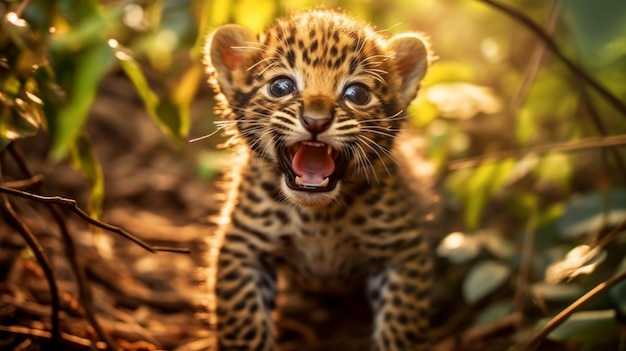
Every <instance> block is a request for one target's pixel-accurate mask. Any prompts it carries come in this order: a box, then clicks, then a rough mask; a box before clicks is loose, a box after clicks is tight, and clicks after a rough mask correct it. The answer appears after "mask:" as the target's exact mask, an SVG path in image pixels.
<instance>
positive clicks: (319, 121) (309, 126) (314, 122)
mask: <svg viewBox="0 0 626 351" xmlns="http://www.w3.org/2000/svg"><path fill="white" fill-rule="evenodd" d="M300 121H301V122H302V125H303V126H304V128H306V130H308V131H309V132H311V133H313V134H320V133H323V132H324V131H325V130H327V129H328V128H329V127H330V124H331V119H330V118H313V117H309V116H302V117H300Z"/></svg>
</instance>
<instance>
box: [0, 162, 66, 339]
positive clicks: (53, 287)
mask: <svg viewBox="0 0 626 351" xmlns="http://www.w3.org/2000/svg"><path fill="white" fill-rule="evenodd" d="M3 156H4V151H3V152H0V187H4V186H3V185H2V184H3V183H4V177H3V174H2V161H3ZM17 191H19V190H17ZM0 198H1V199H2V201H1V203H2V205H1V206H2V209H3V213H4V216H5V217H6V218H7V220H8V221H9V223H11V226H12V227H13V228H15V230H17V231H18V232H19V233H20V235H21V236H22V237H23V238H24V240H25V241H26V244H27V245H28V247H29V248H30V249H31V250H32V251H33V254H34V255H35V258H36V259H37V262H38V263H39V265H40V266H41V269H42V271H43V273H44V275H45V277H46V281H47V283H48V287H49V289H50V299H51V303H50V306H51V310H52V311H51V315H50V320H51V323H52V332H51V333H52V334H51V335H52V341H53V342H58V341H59V340H60V338H61V329H60V326H59V311H60V304H59V290H58V287H57V283H56V278H55V276H54V271H53V269H52V265H51V264H50V260H49V259H48V256H47V255H46V253H45V252H44V250H43V247H42V246H41V244H40V243H39V240H37V237H35V235H34V234H33V233H32V232H31V231H30V229H29V228H28V226H27V225H26V224H25V223H24V221H22V220H21V219H20V217H19V216H18V215H17V213H15V211H14V210H13V207H12V205H11V202H10V201H9V198H8V197H7V196H6V195H5V194H2V195H1V196H0Z"/></svg>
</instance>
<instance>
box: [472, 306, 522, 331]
mask: <svg viewBox="0 0 626 351" xmlns="http://www.w3.org/2000/svg"><path fill="white" fill-rule="evenodd" d="M512 311H513V308H512V307H511V302H510V301H505V302H499V303H495V304H493V305H490V306H489V307H487V308H485V309H484V310H482V311H480V313H479V314H478V317H476V323H475V324H476V325H487V324H490V323H495V322H496V321H498V320H500V319H502V318H504V317H506V316H508V315H510V314H511V312H512Z"/></svg>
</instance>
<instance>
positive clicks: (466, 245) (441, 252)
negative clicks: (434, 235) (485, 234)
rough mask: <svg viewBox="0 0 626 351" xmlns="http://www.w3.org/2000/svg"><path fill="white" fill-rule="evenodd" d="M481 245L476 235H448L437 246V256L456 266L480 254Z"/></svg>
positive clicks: (459, 233)
mask: <svg viewBox="0 0 626 351" xmlns="http://www.w3.org/2000/svg"><path fill="white" fill-rule="evenodd" d="M481 248H482V244H481V242H480V240H479V238H478V237H477V236H476V235H467V234H465V233H461V232H454V233H450V234H448V235H447V236H446V237H445V238H443V240H441V242H440V243H439V245H438V246H437V255H438V256H440V257H445V258H447V259H449V260H450V261H451V262H454V263H456V264H464V263H467V262H469V261H470V260H472V259H474V258H475V257H476V256H478V254H479V253H480V249H481Z"/></svg>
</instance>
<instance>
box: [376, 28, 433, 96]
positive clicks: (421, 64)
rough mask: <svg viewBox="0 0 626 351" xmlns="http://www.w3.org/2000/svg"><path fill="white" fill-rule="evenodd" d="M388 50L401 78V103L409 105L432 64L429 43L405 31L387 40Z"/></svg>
mask: <svg viewBox="0 0 626 351" xmlns="http://www.w3.org/2000/svg"><path fill="white" fill-rule="evenodd" d="M386 49H387V52H389V53H390V54H391V55H392V56H393V59H392V62H393V64H395V68H396V71H397V72H398V76H399V77H400V79H401V84H400V89H401V90H400V96H401V99H402V101H401V103H402V104H403V105H404V106H407V105H408V104H409V103H410V102H411V100H413V98H415V96H416V95H417V90H418V88H419V85H420V82H421V80H422V78H424V75H425V74H426V69H427V68H428V65H429V64H430V62H429V61H430V53H429V50H428V44H427V42H426V40H425V39H424V38H422V37H421V36H419V35H417V34H413V33H405V34H399V35H396V36H394V37H392V38H391V39H390V40H389V42H387V47H386Z"/></svg>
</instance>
